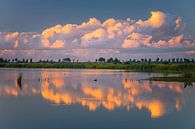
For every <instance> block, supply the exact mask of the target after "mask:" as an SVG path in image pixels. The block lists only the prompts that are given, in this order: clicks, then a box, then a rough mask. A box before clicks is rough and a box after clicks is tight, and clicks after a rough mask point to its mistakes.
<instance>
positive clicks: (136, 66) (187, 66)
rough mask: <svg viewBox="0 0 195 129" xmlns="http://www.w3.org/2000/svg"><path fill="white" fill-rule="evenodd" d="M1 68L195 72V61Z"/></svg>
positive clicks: (18, 64) (5, 64)
mask: <svg viewBox="0 0 195 129" xmlns="http://www.w3.org/2000/svg"><path fill="white" fill-rule="evenodd" d="M0 67H1V68H79V69H114V70H128V71H137V72H156V73H186V72H190V73H195V64H194V63H175V64H174V63H173V64H161V63H150V64H149V63H129V64H124V63H121V64H113V63H0Z"/></svg>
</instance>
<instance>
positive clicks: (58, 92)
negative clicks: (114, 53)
mask: <svg viewBox="0 0 195 129" xmlns="http://www.w3.org/2000/svg"><path fill="white" fill-rule="evenodd" d="M152 76H162V75H160V74H148V73H137V72H125V71H117V70H80V69H0V129H43V128H46V129H61V128H67V129H131V128H132V129H154V128H155V129H194V128H195V88H194V87H192V88H190V87H187V88H184V84H183V83H178V82H152V81H146V80H140V79H145V78H148V77H152Z"/></svg>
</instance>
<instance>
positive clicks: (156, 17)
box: [0, 11, 195, 50]
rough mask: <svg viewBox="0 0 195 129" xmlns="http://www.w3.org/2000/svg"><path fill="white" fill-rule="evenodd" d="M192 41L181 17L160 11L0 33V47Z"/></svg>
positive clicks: (183, 44) (85, 46) (159, 44)
mask: <svg viewBox="0 0 195 129" xmlns="http://www.w3.org/2000/svg"><path fill="white" fill-rule="evenodd" d="M194 41H195V40H194V39H193V38H191V37H190V36H189V35H187V33H186V31H185V24H184V23H183V20H182V18H181V17H177V16H174V15H171V14H167V13H164V12H160V11H153V12H151V16H150V17H149V18H148V19H145V20H141V19H140V20H137V21H136V20H131V19H130V18H128V19H126V20H117V19H114V18H109V19H107V20H105V21H103V22H101V21H99V20H98V19H96V18H90V19H89V20H88V21H87V22H84V23H81V24H66V25H64V26H62V25H55V26H53V27H50V28H47V29H45V30H43V31H42V32H41V33H32V32H22V33H19V32H0V49H1V50H5V49H12V50H15V49H25V50H26V49H34V50H36V49H53V50H55V49H64V50H68V49H85V50H86V49H91V48H98V49H101V48H102V49H113V48H114V49H129V50H132V49H135V48H192V47H194V46H195V42H194Z"/></svg>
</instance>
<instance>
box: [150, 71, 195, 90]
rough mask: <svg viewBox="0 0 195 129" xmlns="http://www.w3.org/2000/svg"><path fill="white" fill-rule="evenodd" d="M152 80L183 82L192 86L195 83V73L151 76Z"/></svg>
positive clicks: (186, 85)
mask: <svg viewBox="0 0 195 129" xmlns="http://www.w3.org/2000/svg"><path fill="white" fill-rule="evenodd" d="M146 80H150V81H166V82H183V83H184V88H185V87H192V86H193V83H195V75H194V74H192V73H184V74H182V75H180V76H164V77H151V78H149V79H146Z"/></svg>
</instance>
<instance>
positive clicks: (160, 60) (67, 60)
mask: <svg viewBox="0 0 195 129" xmlns="http://www.w3.org/2000/svg"><path fill="white" fill-rule="evenodd" d="M70 62H72V63H76V62H79V60H75V59H71V58H63V59H58V60H57V61H54V60H52V59H51V60H49V59H46V60H44V59H40V60H39V61H33V59H32V58H31V59H18V58H14V59H7V58H0V63H70ZM88 62H91V61H88ZM91 63H93V62H91ZM94 63H114V64H122V63H124V64H129V63H164V64H169V63H195V60H194V59H189V58H170V59H163V58H156V59H151V58H143V59H129V60H126V61H124V60H121V59H118V58H113V57H110V58H107V59H106V58H104V57H99V58H98V59H96V60H95V62H94Z"/></svg>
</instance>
